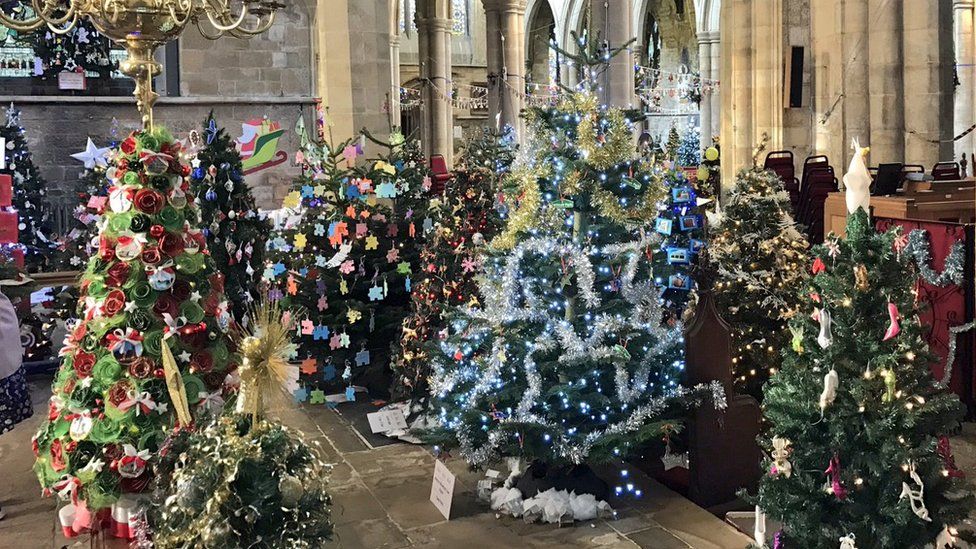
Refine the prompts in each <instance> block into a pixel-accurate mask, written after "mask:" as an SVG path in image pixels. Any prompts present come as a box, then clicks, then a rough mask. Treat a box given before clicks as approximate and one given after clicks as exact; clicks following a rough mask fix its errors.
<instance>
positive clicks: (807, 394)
mask: <svg viewBox="0 0 976 549" xmlns="http://www.w3.org/2000/svg"><path fill="white" fill-rule="evenodd" d="M857 158H858V157H856V158H855V160H857ZM860 160H861V165H862V167H863V170H861V171H860V175H859V176H857V177H855V178H852V177H850V176H851V174H848V177H845V181H846V183H847V188H848V191H847V192H848V197H847V198H848V210H849V212H850V216H849V217H848V222H847V237H846V239H845V240H842V239H840V238H838V237H837V236H835V235H831V236H829V237H828V238H827V239H826V242H825V243H824V244H823V245H819V246H817V247H815V248H814V249H813V256H814V259H813V262H812V266H810V267H809V268H811V271H812V273H813V276H812V278H811V279H810V280H809V282H808V284H807V287H806V288H803V289H802V290H801V292H800V297H801V300H802V301H801V308H800V311H799V312H798V314H797V315H796V316H795V317H794V318H793V319H792V321H791V322H790V331H791V332H792V334H793V342H792V345H791V346H790V347H789V348H787V349H786V350H785V352H784V354H783V364H782V368H781V370H780V371H779V372H778V373H777V374H776V375H775V376H773V377H772V379H771V380H770V382H769V383H768V384H767V385H766V387H765V400H764V412H765V417H766V421H767V423H768V431H767V433H766V434H765V435H764V436H762V437H761V440H760V443H761V445H763V446H764V447H765V448H768V449H769V450H770V451H771V459H769V460H767V462H766V463H765V466H766V471H767V474H765V475H763V477H762V480H761V481H760V486H759V493H758V496H757V497H756V498H755V499H756V503H757V504H758V505H759V506H760V507H761V509H762V510H763V511H765V512H766V513H767V514H769V516H771V517H773V518H775V519H776V520H778V521H780V522H782V523H783V525H784V526H783V532H781V533H779V534H777V536H778V538H779V539H780V541H781V542H783V543H784V544H785V546H787V547H794V546H795V547H805V548H811V549H816V548H833V547H837V545H838V540H842V539H844V538H847V539H848V540H849V541H851V542H855V541H856V544H857V547H861V548H875V547H876V548H883V547H884V548H886V547H906V548H909V547H923V546H926V545H927V544H930V543H932V542H933V541H935V539H936V536H937V535H939V534H940V532H942V531H943V530H944V529H945V528H947V527H949V526H952V525H954V524H956V523H958V521H960V520H962V519H963V518H965V517H966V516H967V515H968V513H969V512H970V511H971V509H972V505H973V498H972V496H971V495H967V494H968V490H967V489H966V487H965V485H964V484H963V482H962V481H961V480H960V478H959V477H961V476H962V475H961V472H960V471H958V470H957V469H956V468H955V466H954V465H953V460H952V458H951V452H949V449H948V441H947V439H942V438H941V437H944V436H945V435H946V434H947V433H949V432H951V431H952V430H953V429H955V428H956V427H957V426H958V422H959V421H960V420H961V419H962V416H963V407H962V405H961V404H960V403H959V401H958V399H957V398H956V397H955V396H954V395H950V394H948V393H947V392H946V390H945V388H944V387H941V386H940V385H939V384H938V383H936V381H935V380H934V379H933V377H932V374H931V373H930V371H929V368H928V365H929V364H930V363H931V360H930V355H929V352H928V349H927V347H926V344H925V341H924V338H923V335H924V333H923V331H924V329H925V328H924V327H923V326H922V325H921V323H920V321H919V318H918V314H917V313H918V310H917V304H916V296H915V294H914V281H915V280H916V278H917V273H916V272H914V270H913V269H912V268H910V267H909V264H908V257H907V254H902V253H901V251H902V249H903V242H904V241H903V239H902V238H901V235H900V234H899V231H898V230H897V229H896V230H892V231H889V232H887V233H883V234H878V233H876V232H875V231H874V229H873V226H872V224H871V221H870V219H869V217H868V214H867V210H866V208H867V207H868V201H869V196H868V188H869V186H870V175H868V172H867V167H866V166H863V155H861V156H860ZM842 546H843V544H842ZM851 546H853V545H851Z"/></svg>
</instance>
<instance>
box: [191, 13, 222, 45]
mask: <svg viewBox="0 0 976 549" xmlns="http://www.w3.org/2000/svg"><path fill="white" fill-rule="evenodd" d="M193 22H194V23H195V24H196V26H197V30H198V31H200V36H203V37H204V38H206V39H207V40H216V39H218V38H220V37H221V36H223V35H224V33H223V32H220V31H217V34H210V33H209V32H208V31H206V30H204V28H203V25H202V24H200V19H199V18H197V17H194V18H193Z"/></svg>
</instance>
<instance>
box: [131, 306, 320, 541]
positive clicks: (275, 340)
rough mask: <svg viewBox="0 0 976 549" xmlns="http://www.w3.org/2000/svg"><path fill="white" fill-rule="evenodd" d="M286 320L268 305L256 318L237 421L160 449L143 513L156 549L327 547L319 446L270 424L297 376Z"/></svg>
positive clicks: (244, 344)
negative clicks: (291, 362) (286, 386)
mask: <svg viewBox="0 0 976 549" xmlns="http://www.w3.org/2000/svg"><path fill="white" fill-rule="evenodd" d="M292 319H293V317H291V315H289V314H285V313H283V312H282V310H281V309H280V308H278V307H276V306H273V305H268V304H266V303H260V302H259V303H258V304H257V305H256V306H255V307H254V308H252V310H251V315H250V317H249V322H247V323H246V324H247V325H248V330H247V333H246V335H244V337H243V338H242V339H241V340H240V341H239V344H238V345H239V347H240V349H241V357H242V361H241V368H240V377H241V390H240V394H239V395H238V397H237V401H236V403H235V405H234V409H233V411H231V410H228V411H226V412H225V413H224V414H223V415H217V416H215V417H211V418H208V419H206V420H204V421H203V422H202V423H201V424H200V425H199V426H198V427H197V428H196V429H193V430H183V431H181V432H179V433H177V434H176V435H175V436H174V437H173V438H172V439H171V440H169V441H167V443H166V444H165V445H164V449H163V451H162V452H161V459H160V464H159V466H158V467H157V472H158V474H157V476H156V483H155V489H154V498H153V505H151V506H150V510H149V522H150V527H151V534H152V543H153V546H155V547H157V548H158V549H179V548H186V547H214V548H217V547H220V548H227V549H232V548H233V549H236V548H242V549H243V548H251V547H262V548H269V549H270V548H276V549H277V548H280V549H292V548H311V547H323V546H325V545H326V544H327V543H328V542H329V541H330V540H331V539H332V521H331V512H330V507H331V503H332V500H331V498H330V497H329V495H328V493H327V492H326V485H327V482H328V474H329V471H330V466H329V465H326V464H325V463H323V462H322V460H321V458H320V457H319V455H318V454H319V449H318V448H317V445H309V444H308V443H306V442H305V440H304V438H303V436H302V435H301V434H300V433H298V432H296V431H292V430H291V429H288V428H287V427H285V426H284V425H281V424H280V423H279V422H278V421H275V420H273V419H269V418H268V417H267V416H268V412H269V411H272V410H274V409H275V407H276V406H280V405H281V403H282V402H285V401H286V400H290V398H287V397H285V396H284V394H283V391H282V387H283V384H284V383H285V382H287V381H288V380H289V379H292V378H294V377H296V376H297V372H291V370H292V369H294V368H296V367H295V366H291V365H289V364H288V362H287V361H288V357H289V356H290V355H291V354H292V353H293V352H294V345H293V344H292V342H291V338H292V335H291V332H292V331H293V329H294V326H293V324H292V322H293V320H292Z"/></svg>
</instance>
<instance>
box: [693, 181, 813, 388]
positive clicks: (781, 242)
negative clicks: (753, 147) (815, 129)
mask: <svg viewBox="0 0 976 549" xmlns="http://www.w3.org/2000/svg"><path fill="white" fill-rule="evenodd" d="M790 210H791V208H790V197H789V195H788V194H786V191H785V190H784V189H783V183H782V181H780V179H779V178H778V177H777V176H776V174H774V173H772V172H768V171H765V170H762V169H759V168H752V169H748V170H742V171H741V172H739V174H738V176H737V177H736V181H735V187H733V188H732V189H731V190H730V191H729V192H728V194H727V196H726V198H725V200H724V201H723V203H722V208H721V209H720V210H719V213H717V214H715V215H713V216H710V221H711V223H710V224H709V242H708V257H709V260H710V262H711V263H712V266H713V267H714V268H715V270H716V273H717V278H716V281H715V299H716V302H717V303H718V305H719V310H721V311H723V312H724V313H725V320H727V321H728V322H730V323H731V325H732V329H733V339H734V347H735V349H734V351H733V352H734V355H733V357H732V363H733V366H734V371H733V375H734V377H735V380H736V382H737V383H738V384H739V385H740V387H742V388H744V389H745V390H746V391H747V392H749V393H750V394H753V395H756V396H760V395H761V389H762V385H763V383H765V382H766V380H767V379H768V378H769V374H770V373H774V372H775V370H776V368H777V367H778V366H779V362H780V354H781V353H782V351H783V348H784V347H785V346H786V345H788V344H789V341H790V332H789V330H787V329H786V325H787V321H788V320H789V319H790V317H792V316H793V314H794V313H795V312H796V311H797V309H799V307H800V294H799V290H800V289H801V287H802V286H803V285H804V284H805V282H806V278H807V276H806V274H807V268H806V267H807V265H808V264H809V262H808V256H807V248H808V247H809V245H808V244H807V240H806V237H805V236H804V235H803V233H802V232H800V231H799V230H798V228H797V225H796V222H795V221H794V220H793V216H792V215H791V214H790Z"/></svg>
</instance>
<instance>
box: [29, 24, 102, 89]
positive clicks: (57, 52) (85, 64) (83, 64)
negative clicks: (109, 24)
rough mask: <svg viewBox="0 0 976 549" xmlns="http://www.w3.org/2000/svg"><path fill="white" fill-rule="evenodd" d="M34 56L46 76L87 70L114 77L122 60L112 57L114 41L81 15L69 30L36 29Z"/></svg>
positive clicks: (31, 36) (87, 72) (34, 33)
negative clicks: (113, 72)
mask: <svg viewBox="0 0 976 549" xmlns="http://www.w3.org/2000/svg"><path fill="white" fill-rule="evenodd" d="M29 36H30V38H31V40H32V46H33V49H34V55H35V56H36V57H37V60H39V61H40V64H41V73H40V74H36V76H39V77H41V78H42V79H48V78H54V79H56V78H57V77H58V74H59V73H62V72H83V73H85V74H86V75H89V76H95V77H97V78H110V77H111V76H112V71H114V70H116V69H117V68H118V63H117V62H115V61H113V60H112V58H111V54H110V51H111V48H112V41H111V40H109V39H108V38H106V37H105V36H104V35H102V33H100V32H98V30H97V29H96V28H95V26H94V25H92V24H91V22H89V21H88V20H86V19H84V18H78V19H77V20H76V21H75V22H74V25H72V27H71V28H70V29H69V30H68V31H67V32H65V33H57V32H53V31H51V30H50V29H48V30H47V31H44V32H33V33H31V34H30V35H29Z"/></svg>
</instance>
